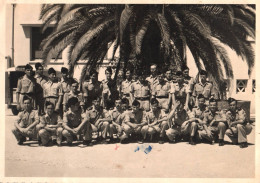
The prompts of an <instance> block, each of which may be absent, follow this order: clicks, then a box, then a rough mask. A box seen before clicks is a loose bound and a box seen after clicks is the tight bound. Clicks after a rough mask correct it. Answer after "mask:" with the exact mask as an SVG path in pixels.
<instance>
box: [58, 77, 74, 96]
mask: <svg viewBox="0 0 260 183" xmlns="http://www.w3.org/2000/svg"><path fill="white" fill-rule="evenodd" d="M60 83H61V88H62V92H63V93H69V92H70V87H71V83H72V78H67V80H66V81H65V80H64V79H63V78H61V80H60Z"/></svg>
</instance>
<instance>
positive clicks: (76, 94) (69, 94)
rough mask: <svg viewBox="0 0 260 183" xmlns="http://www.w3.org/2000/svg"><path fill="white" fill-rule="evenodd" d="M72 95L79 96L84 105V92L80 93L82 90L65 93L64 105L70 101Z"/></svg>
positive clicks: (81, 103)
mask: <svg viewBox="0 0 260 183" xmlns="http://www.w3.org/2000/svg"><path fill="white" fill-rule="evenodd" d="M72 97H77V98H78V100H79V102H80V105H84V97H83V94H82V93H80V92H77V93H75V94H74V93H73V92H72V91H70V92H69V93H65V94H64V97H63V103H62V104H63V105H66V104H67V103H68V100H69V99H70V98H72Z"/></svg>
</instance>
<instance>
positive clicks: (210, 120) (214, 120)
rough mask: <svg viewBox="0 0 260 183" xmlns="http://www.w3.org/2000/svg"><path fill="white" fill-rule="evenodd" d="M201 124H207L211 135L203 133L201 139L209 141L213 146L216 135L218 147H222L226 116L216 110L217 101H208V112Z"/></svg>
mask: <svg viewBox="0 0 260 183" xmlns="http://www.w3.org/2000/svg"><path fill="white" fill-rule="evenodd" d="M203 122H204V123H205V124H207V126H208V129H209V131H210V132H211V133H204V134H202V137H203V138H206V139H208V140H211V142H212V144H214V141H215V136H217V135H218V140H219V146H223V145H224V136H225V132H226V128H227V124H226V115H225V114H224V113H223V112H221V111H218V110H217V101H216V100H215V99H213V98H211V99H210V100H209V111H208V112H207V113H205V114H204V118H203Z"/></svg>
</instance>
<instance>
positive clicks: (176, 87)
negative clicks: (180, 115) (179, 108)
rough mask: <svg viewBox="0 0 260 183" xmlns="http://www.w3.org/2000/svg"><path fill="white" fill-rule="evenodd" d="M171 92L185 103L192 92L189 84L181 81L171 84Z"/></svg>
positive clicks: (176, 98)
mask: <svg viewBox="0 0 260 183" xmlns="http://www.w3.org/2000/svg"><path fill="white" fill-rule="evenodd" d="M170 93H171V94H174V96H175V100H176V101H180V103H182V104H183V105H185V102H186V98H187V95H189V93H190V89H189V85H187V84H186V83H183V84H182V85H180V84H179V83H173V84H172V85H171V90H170ZM173 105H174V104H173Z"/></svg>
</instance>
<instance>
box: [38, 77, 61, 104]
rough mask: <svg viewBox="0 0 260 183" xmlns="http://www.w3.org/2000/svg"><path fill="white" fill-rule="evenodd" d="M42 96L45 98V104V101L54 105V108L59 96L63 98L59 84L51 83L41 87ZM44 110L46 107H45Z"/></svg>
mask: <svg viewBox="0 0 260 183" xmlns="http://www.w3.org/2000/svg"><path fill="white" fill-rule="evenodd" d="M43 96H44V98H45V103H46V102H47V101H49V102H51V103H53V104H54V107H56V104H57V102H58V98H59V96H63V90H62V86H61V83H60V82H52V81H50V80H49V81H48V82H46V83H45V84H44V85H43ZM45 108H46V106H45Z"/></svg>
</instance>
